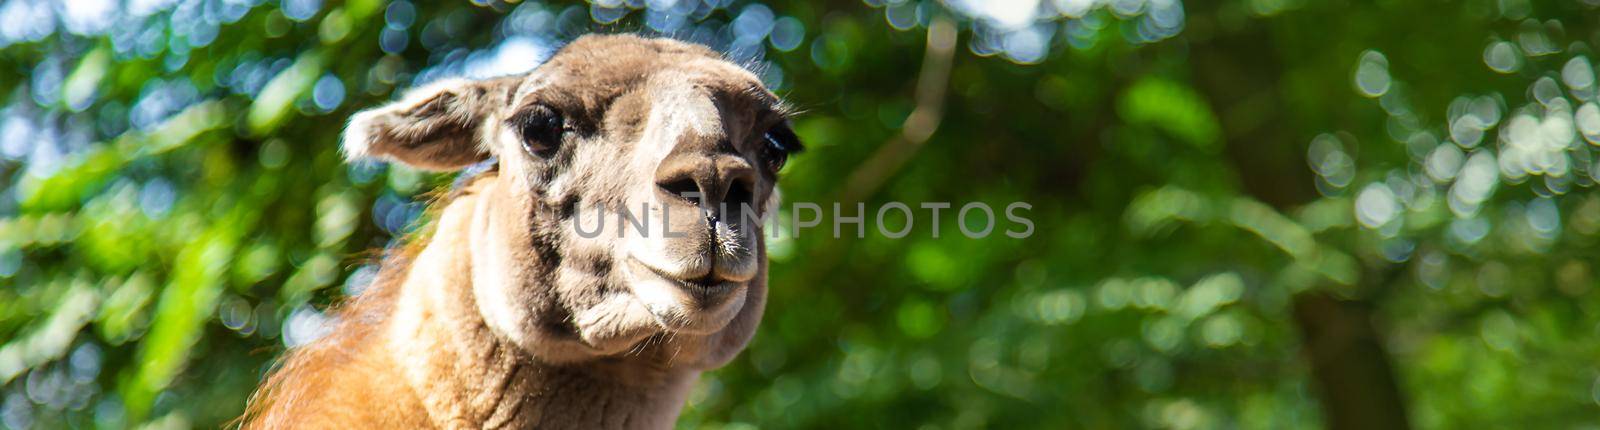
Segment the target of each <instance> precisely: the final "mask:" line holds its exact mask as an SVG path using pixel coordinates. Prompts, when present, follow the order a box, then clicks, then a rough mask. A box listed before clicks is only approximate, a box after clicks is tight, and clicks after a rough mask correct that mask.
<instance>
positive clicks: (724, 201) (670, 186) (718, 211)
mask: <svg viewBox="0 0 1600 430" xmlns="http://www.w3.org/2000/svg"><path fill="white" fill-rule="evenodd" d="M755 176H756V175H755V169H754V168H752V167H751V166H750V164H749V163H748V162H745V161H744V159H742V158H739V157H737V156H734V155H731V154H713V155H699V154H675V155H674V156H672V157H669V158H668V159H667V160H665V161H663V162H662V163H661V167H659V168H657V169H656V187H657V189H658V190H659V191H660V192H661V193H664V194H666V197H667V198H666V199H664V200H666V201H679V202H685V203H688V204H691V205H694V206H698V207H700V209H702V210H704V211H706V214H707V217H709V218H711V219H712V220H715V219H718V218H724V219H726V218H729V217H728V214H736V213H739V211H741V210H742V209H743V208H746V207H750V205H751V204H752V201H753V200H754V195H753V188H752V187H753V186H754V183H755Z"/></svg>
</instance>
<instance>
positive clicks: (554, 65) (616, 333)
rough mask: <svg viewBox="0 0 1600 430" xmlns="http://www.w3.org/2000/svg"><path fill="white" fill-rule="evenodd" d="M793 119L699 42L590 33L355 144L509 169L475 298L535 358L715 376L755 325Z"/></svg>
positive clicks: (415, 162) (454, 85)
mask: <svg viewBox="0 0 1600 430" xmlns="http://www.w3.org/2000/svg"><path fill="white" fill-rule="evenodd" d="M785 113H786V110H785V108H784V105H783V104H782V103H781V101H780V100H779V99H778V98H777V97H776V96H774V95H773V94H772V93H771V92H770V91H768V90H767V89H766V88H765V87H763V86H762V84H761V82H760V80H759V79H757V78H756V77H755V76H754V75H752V74H751V73H750V72H748V71H746V70H744V69H743V68H740V67H739V66H737V65H734V64H732V63H729V62H727V61H725V60H723V59H722V57H720V56H719V55H717V54H716V53H714V52H712V51H711V50H709V49H706V48H704V47H701V46H697V45H691V44H686V43H682V42H677V41H672V40H661V39H644V38H639V37H634V36H623V35H614V36H588V37H584V38H580V39H578V40H577V41H574V42H572V43H571V44H569V45H567V46H566V47H564V48H562V49H561V50H560V51H559V52H557V53H556V54H555V55H554V56H552V57H551V58H550V59H549V61H547V62H545V63H544V64H543V65H541V66H539V67H538V68H537V69H535V70H534V71H532V72H529V73H528V74H526V75H520V76H510V77H504V78H496V79H490V80H481V81H445V82H440V83H436V84H432V85H429V86H426V87H423V88H419V89H416V90H414V91H411V92H410V93H408V95H407V96H406V97H404V98H403V99H402V100H400V101H397V102H395V103H393V104H391V105H388V106H384V107H380V108H377V109H373V110H369V111H365V112H362V113H359V114H357V115H355V117H353V118H352V119H351V121H350V125H349V127H348V128H347V130H346V132H345V137H344V140H345V142H344V147H345V151H346V153H347V154H348V155H350V156H351V157H352V158H357V157H368V158H379V159H386V160H390V161H395V162H400V163H404V164H407V165H410V166H414V167H418V168H423V169H429V170H455V169H460V168H462V167H465V166H468V165H472V164H474V163H478V162H482V161H484V160H489V159H491V158H493V159H495V160H496V162H495V165H496V167H497V170H498V173H497V174H495V175H494V176H493V178H492V179H485V180H492V181H495V183H494V184H492V188H490V190H492V191H490V192H489V193H488V195H486V196H485V197H486V200H484V201H485V202H487V203H485V204H482V205H480V207H479V208H478V209H477V215H475V219H477V220H478V222H477V224H475V227H474V228H473V230H474V231H473V232H472V233H471V238H472V239H471V241H470V242H471V243H472V244H471V249H472V255H471V256H470V258H471V260H472V263H471V264H472V274H471V278H472V280H473V290H474V291H473V295H474V298H475V299H476V302H477V307H478V309H479V311H480V313H481V314H482V316H483V317H484V321H485V322H486V323H487V324H488V325H489V326H490V328H491V329H493V330H494V331H495V332H496V333H497V334H499V335H501V336H503V337H506V338H508V339H510V340H512V341H514V342H515V343H517V344H518V345H520V346H521V347H523V348H524V349H526V350H528V351H530V352H531V353H533V355H534V356H535V357H539V358H540V359H542V360H547V361H551V362H574V361H583V360H589V359H595V358H598V357H607V356H618V355H637V356H646V355H649V352H648V351H647V350H650V349H652V348H654V349H656V350H660V351H664V353H663V354H656V355H660V356H668V357H672V358H671V360H672V363H671V364H685V365H688V366H700V367H712V366H717V365H720V364H721V363H723V362H725V361H726V360H727V359H729V358H731V357H732V356H733V355H734V354H735V353H737V352H738V350H740V349H742V348H743V346H744V344H745V343H746V342H747V341H748V340H749V337H750V335H752V334H753V332H754V329H755V325H756V322H757V321H758V320H759V319H760V315H761V311H762V307H763V305H764V301H765V291H766V252H765V242H764V241H763V238H762V236H763V233H762V231H763V226H762V222H760V220H761V219H763V217H765V216H766V215H767V212H768V211H770V210H771V204H772V203H773V202H774V201H775V197H774V194H775V189H774V186H775V185H776V182H777V180H778V176H777V175H778V170H779V169H781V168H782V167H783V164H784V161H785V160H786V159H787V157H788V156H789V154H790V153H792V152H794V151H798V150H799V149H800V143H799V142H798V141H797V139H796V137H795V135H794V133H793V132H792V131H790V129H789V127H788V122H787V119H786V116H785ZM413 276H417V275H416V274H413Z"/></svg>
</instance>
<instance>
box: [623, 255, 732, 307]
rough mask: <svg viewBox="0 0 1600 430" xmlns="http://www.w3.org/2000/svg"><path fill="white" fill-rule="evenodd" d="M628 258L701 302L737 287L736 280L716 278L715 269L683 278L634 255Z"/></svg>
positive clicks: (722, 294)
mask: <svg viewBox="0 0 1600 430" xmlns="http://www.w3.org/2000/svg"><path fill="white" fill-rule="evenodd" d="M628 260H629V261H630V262H632V263H633V264H634V265H638V266H641V267H643V268H644V269H645V270H646V271H648V272H650V274H652V275H655V277H656V278H660V279H661V280H664V281H667V282H668V283H671V284H673V285H675V286H677V287H679V288H681V289H683V290H685V291H687V292H689V293H691V294H693V295H694V296H695V299H697V300H699V301H701V302H702V303H704V302H707V301H710V299H715V298H718V297H720V296H724V295H726V294H727V293H728V292H730V291H732V290H733V289H734V288H736V287H738V283H736V282H733V281H729V280H724V279H721V278H718V277H717V275H716V271H715V270H711V271H707V272H706V274H705V275H704V276H700V277H698V278H691V279H684V278H680V277H676V276H672V275H671V274H669V273H667V272H666V271H664V270H661V269H658V268H656V267H655V266H651V265H649V264H647V263H645V262H644V261H641V260H640V259H638V258H636V257H631V256H630V257H628Z"/></svg>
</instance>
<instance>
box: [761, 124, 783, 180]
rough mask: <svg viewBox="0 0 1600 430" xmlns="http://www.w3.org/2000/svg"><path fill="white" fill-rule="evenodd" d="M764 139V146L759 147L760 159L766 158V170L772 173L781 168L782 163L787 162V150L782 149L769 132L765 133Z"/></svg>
mask: <svg viewBox="0 0 1600 430" xmlns="http://www.w3.org/2000/svg"><path fill="white" fill-rule="evenodd" d="M766 141H767V144H766V146H763V147H762V148H761V159H763V160H766V163H767V170H769V171H772V172H774V173H776V172H777V171H779V170H783V165H784V163H787V162H789V152H788V151H784V150H783V146H782V145H779V144H778V142H777V140H774V139H773V138H772V134H770V133H769V134H767V136H766Z"/></svg>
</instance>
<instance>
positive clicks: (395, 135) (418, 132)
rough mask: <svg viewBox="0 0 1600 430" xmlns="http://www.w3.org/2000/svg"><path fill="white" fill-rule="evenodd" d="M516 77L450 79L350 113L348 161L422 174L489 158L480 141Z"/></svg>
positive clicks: (346, 139) (489, 152) (486, 147)
mask: <svg viewBox="0 0 1600 430" xmlns="http://www.w3.org/2000/svg"><path fill="white" fill-rule="evenodd" d="M520 81H521V80H520V79H519V78H518V77H514V76H512V77H504V78H496V79H489V80H481V81H470V80H462V79H450V80H444V81H440V82H435V83H433V84H429V85H427V86H424V87H421V88H417V89H414V90H411V91H409V92H407V93H406V96H405V97H404V98H402V99H401V100H400V101H397V102H393V103H390V104H388V105H385V106H383V107H379V108H375V109H369V110H366V111H362V112H360V113H357V114H355V116H353V117H351V118H350V124H349V125H348V126H346V127H345V130H344V153H345V157H346V158H347V159H349V160H352V161H354V160H359V159H367V158H375V159H381V160H389V161H398V162H400V163H404V164H406V165H408V166H411V167H416V168H419V169H424V170H434V171H450V170H458V169H461V168H463V167H466V166H469V165H472V164H473V163H477V162H479V161H483V160H485V159H488V158H489V157H490V156H492V155H494V154H493V153H492V149H491V147H492V145H489V144H488V143H487V142H486V141H484V140H483V139H482V137H483V133H482V131H483V127H484V125H485V124H487V122H488V121H489V120H490V117H492V116H493V115H494V112H495V110H496V109H498V108H500V107H501V106H505V105H506V104H507V103H510V100H511V95H512V94H513V93H514V91H516V86H517V83H518V82H520Z"/></svg>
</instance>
